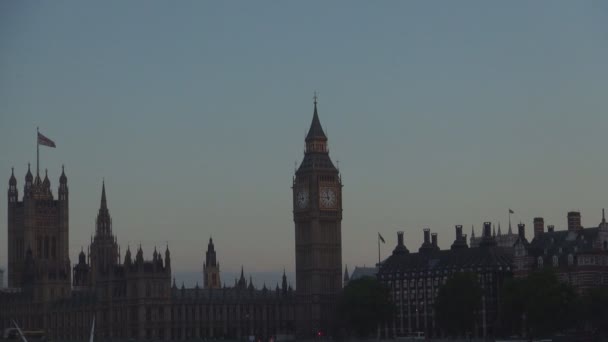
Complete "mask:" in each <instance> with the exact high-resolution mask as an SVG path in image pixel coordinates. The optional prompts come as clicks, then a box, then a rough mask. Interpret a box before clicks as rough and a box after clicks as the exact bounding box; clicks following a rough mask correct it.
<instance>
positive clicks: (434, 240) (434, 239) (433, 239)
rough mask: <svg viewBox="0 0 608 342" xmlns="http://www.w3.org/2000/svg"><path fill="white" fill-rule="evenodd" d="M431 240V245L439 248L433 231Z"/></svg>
mask: <svg viewBox="0 0 608 342" xmlns="http://www.w3.org/2000/svg"><path fill="white" fill-rule="evenodd" d="M431 240H432V241H433V242H432V243H433V247H436V248H439V247H438V246H437V233H433V234H431Z"/></svg>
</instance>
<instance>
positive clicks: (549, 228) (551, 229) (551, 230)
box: [547, 224, 555, 233]
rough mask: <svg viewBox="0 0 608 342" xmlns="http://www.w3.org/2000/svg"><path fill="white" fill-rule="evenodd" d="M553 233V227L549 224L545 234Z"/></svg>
mask: <svg viewBox="0 0 608 342" xmlns="http://www.w3.org/2000/svg"><path fill="white" fill-rule="evenodd" d="M554 231H555V226H554V225H552V224H550V225H548V226H547V232H549V233H553V232H554Z"/></svg>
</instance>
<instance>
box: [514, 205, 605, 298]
mask: <svg viewBox="0 0 608 342" xmlns="http://www.w3.org/2000/svg"><path fill="white" fill-rule="evenodd" d="M536 224H537V220H536V219H535V220H534V238H533V239H532V241H531V242H528V240H527V239H526V238H525V232H524V231H523V230H524V226H523V225H520V239H518V240H517V242H516V243H515V246H514V251H515V259H514V267H513V269H514V272H515V275H516V276H517V277H525V276H527V275H528V274H529V273H530V272H533V271H536V270H541V269H545V268H550V269H553V270H554V271H555V273H556V274H557V276H558V278H559V279H560V281H562V282H565V283H568V284H570V285H572V286H573V287H574V288H575V289H576V290H577V291H578V292H579V293H583V292H584V291H586V290H588V289H592V288H596V287H605V286H608V223H607V222H606V217H605V215H604V211H603V210H602V221H601V222H600V223H599V225H598V226H597V227H590V228H583V226H582V224H581V214H580V212H576V211H571V212H569V213H568V215H567V227H568V228H567V230H561V231H556V230H555V227H554V226H553V225H549V226H547V228H548V229H547V231H546V232H545V231H544V230H541V229H540V228H538V227H537V225H536Z"/></svg>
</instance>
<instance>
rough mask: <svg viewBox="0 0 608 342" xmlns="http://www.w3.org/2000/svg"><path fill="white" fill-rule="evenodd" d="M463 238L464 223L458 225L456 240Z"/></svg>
mask: <svg viewBox="0 0 608 342" xmlns="http://www.w3.org/2000/svg"><path fill="white" fill-rule="evenodd" d="M460 240H462V225H457V226H456V241H460Z"/></svg>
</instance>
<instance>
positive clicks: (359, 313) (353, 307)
mask: <svg viewBox="0 0 608 342" xmlns="http://www.w3.org/2000/svg"><path fill="white" fill-rule="evenodd" d="M338 311H339V313H340V316H341V317H342V318H343V323H344V324H345V325H346V326H345V328H346V330H348V331H354V332H355V333H356V334H357V335H358V336H361V337H364V336H369V335H370V334H373V333H375V332H376V329H377V327H378V324H379V323H382V322H384V321H386V320H388V319H389V318H391V317H392V314H393V312H394V306H393V304H392V303H391V302H390V299H389V290H388V289H387V288H386V287H384V286H383V285H382V284H381V283H380V282H379V281H378V280H377V279H376V278H372V277H363V278H360V279H356V280H351V281H350V282H349V283H348V285H347V286H346V287H345V288H344V290H343V292H342V294H341V296H340V299H339V301H338Z"/></svg>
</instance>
